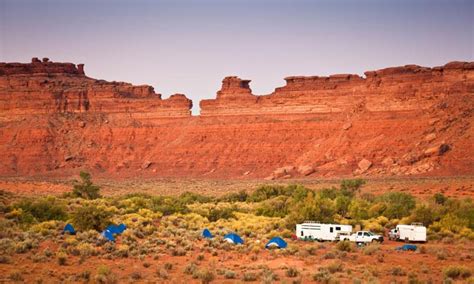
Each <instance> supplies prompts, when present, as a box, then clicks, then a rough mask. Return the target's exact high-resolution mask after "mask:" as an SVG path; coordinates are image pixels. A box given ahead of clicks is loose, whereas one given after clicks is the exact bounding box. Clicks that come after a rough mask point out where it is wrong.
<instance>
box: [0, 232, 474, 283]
mask: <svg viewBox="0 0 474 284" xmlns="http://www.w3.org/2000/svg"><path fill="white" fill-rule="evenodd" d="M292 242H293V244H296V246H297V247H298V248H299V251H300V252H301V251H305V248H306V247H309V246H313V247H316V248H317V249H316V250H315V253H314V254H311V255H310V254H307V253H306V254H301V255H298V254H297V255H292V256H283V255H281V254H276V253H273V252H270V251H268V250H264V251H262V252H260V253H258V254H254V253H251V254H243V253H239V252H235V251H231V252H227V251H223V250H218V254H217V255H214V256H213V255H211V254H210V253H209V252H205V251H204V250H203V249H202V245H203V243H204V241H197V242H196V247H195V249H194V251H190V252H188V253H187V255H185V256H171V255H169V254H158V255H157V256H156V257H155V256H152V255H148V256H146V257H145V258H144V259H143V260H140V259H137V258H132V257H128V258H114V259H112V260H109V259H103V258H99V257H97V256H91V257H88V258H87V259H86V260H85V261H84V262H83V263H80V262H79V257H69V258H68V260H67V263H66V265H65V266H59V265H58V263H57V261H56V259H54V258H51V259H49V260H47V261H46V262H41V263H34V262H33V261H32V260H31V259H30V258H31V255H32V254H34V253H35V252H31V253H27V254H21V255H18V254H17V255H15V257H14V258H13V260H12V262H11V263H10V264H2V265H0V275H1V276H0V282H2V283H3V282H8V281H9V280H8V277H9V275H11V274H12V272H20V273H21V275H22V276H23V278H24V280H25V281H26V282H28V283H33V282H34V281H37V280H40V279H42V280H43V283H58V282H62V281H65V282H66V283H67V282H70V281H71V280H74V279H77V277H79V276H78V275H80V274H81V273H82V272H84V271H89V272H91V278H92V279H94V277H95V274H96V271H97V267H98V266H100V265H106V266H108V267H109V268H111V270H112V271H113V273H114V274H115V276H116V278H117V279H118V280H119V283H123V282H125V283H128V282H130V283H132V282H137V279H133V278H132V273H135V274H137V273H138V274H139V275H140V279H139V280H138V282H153V283H155V282H157V281H158V282H167V283H185V282H191V283H193V282H199V281H198V280H196V279H193V278H192V276H191V275H187V274H185V273H184V269H185V267H186V265H188V264H189V263H191V262H195V263H196V265H197V266H198V269H202V268H207V269H209V270H210V271H213V272H214V275H215V277H216V279H215V281H216V283H221V282H228V283H230V282H235V281H240V280H241V278H242V275H243V274H244V272H249V271H253V272H255V273H256V274H257V275H258V274H259V273H260V272H261V271H263V270H262V269H263V267H268V268H269V269H271V270H272V271H273V273H275V274H277V275H278V277H279V280H280V281H286V282H287V283H291V281H293V280H295V279H297V280H300V281H301V283H308V282H314V280H313V275H314V274H315V273H316V272H317V271H318V268H320V267H325V266H328V265H330V264H331V263H334V262H337V261H340V262H341V263H342V267H343V269H342V271H340V272H334V273H332V274H331V277H332V278H333V279H337V280H339V281H341V282H342V283H352V281H353V279H360V280H362V281H363V282H367V281H370V280H374V279H378V281H379V283H390V282H391V283H393V281H396V282H401V283H406V282H407V281H408V279H409V277H416V278H417V279H418V280H422V281H429V280H432V281H434V282H433V283H441V282H442V279H443V269H444V268H445V267H447V266H449V265H458V266H459V265H462V266H465V267H467V268H470V269H471V270H472V269H474V262H473V259H474V243H473V242H470V243H462V244H461V243H458V244H445V243H427V244H423V245H421V246H423V247H424V248H425V251H426V252H423V253H420V252H400V251H395V248H396V247H397V246H400V245H401V243H397V242H392V241H389V242H385V243H383V244H381V245H380V249H379V250H378V251H376V252H375V253H374V254H372V255H366V254H364V253H363V250H362V249H359V248H357V249H356V251H354V252H350V253H347V254H346V255H343V256H337V253H336V259H331V258H329V259H326V257H327V253H329V252H334V251H335V244H334V243H328V242H326V243H312V242H303V241H292ZM46 247H49V248H50V249H53V250H54V249H55V248H56V247H57V245H56V244H54V243H46V242H45V243H42V244H41V246H40V248H39V249H38V250H37V251H38V252H41V251H42V250H44V249H45V248H46ZM439 251H444V252H445V255H446V257H445V259H440V258H439V256H437V254H438V252H439ZM199 254H202V255H204V257H203V259H202V260H197V256H198V255H199ZM165 263H171V264H172V269H170V270H169V271H168V274H169V278H168V279H166V280H165V279H162V278H160V277H159V276H158V275H157V273H156V272H157V270H159V269H161V268H163V267H164V264H165ZM288 267H293V268H296V269H297V270H298V272H299V275H298V276H297V277H294V278H293V277H288V276H287V275H286V269H287V268H288ZM394 267H401V272H400V273H394V272H393V269H394ZM218 269H227V270H232V271H234V272H235V273H236V279H234V280H228V279H225V278H224V276H223V275H218V273H217V270H218ZM395 274H400V275H395ZM262 279H263V276H260V277H258V280H257V281H258V283H260V282H261V281H262Z"/></svg>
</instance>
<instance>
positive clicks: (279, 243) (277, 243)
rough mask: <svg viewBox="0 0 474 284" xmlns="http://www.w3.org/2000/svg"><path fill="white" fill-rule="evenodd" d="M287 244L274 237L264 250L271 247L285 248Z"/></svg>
mask: <svg viewBox="0 0 474 284" xmlns="http://www.w3.org/2000/svg"><path fill="white" fill-rule="evenodd" d="M287 246H288V244H287V243H286V242H285V241H284V240H283V239H282V238H280V237H274V238H272V239H271V240H270V241H268V243H267V244H266V245H265V248H267V249H268V248H272V247H277V248H281V249H282V248H286V247H287Z"/></svg>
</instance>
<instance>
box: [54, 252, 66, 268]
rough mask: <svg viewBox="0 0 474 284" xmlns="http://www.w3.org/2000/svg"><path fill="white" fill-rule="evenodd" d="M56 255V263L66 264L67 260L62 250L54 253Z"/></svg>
mask: <svg viewBox="0 0 474 284" xmlns="http://www.w3.org/2000/svg"><path fill="white" fill-rule="evenodd" d="M56 257H57V259H58V264H59V265H66V262H67V254H66V253H64V252H58V253H57V254H56Z"/></svg>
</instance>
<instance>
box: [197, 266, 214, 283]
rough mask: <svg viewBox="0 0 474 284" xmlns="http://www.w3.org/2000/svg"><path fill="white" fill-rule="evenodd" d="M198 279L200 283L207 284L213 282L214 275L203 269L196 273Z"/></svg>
mask: <svg viewBox="0 0 474 284" xmlns="http://www.w3.org/2000/svg"><path fill="white" fill-rule="evenodd" d="M198 278H199V279H200V280H201V283H203V284H207V283H210V282H212V281H213V280H214V278H215V275H214V273H212V272H211V271H209V270H207V269H203V270H200V271H199V272H198Z"/></svg>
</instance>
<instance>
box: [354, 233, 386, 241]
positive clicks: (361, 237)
mask: <svg viewBox="0 0 474 284" xmlns="http://www.w3.org/2000/svg"><path fill="white" fill-rule="evenodd" d="M349 240H350V241H352V242H356V243H371V242H380V243H381V242H383V236H381V235H377V234H374V233H372V232H370V231H358V232H356V233H354V234H352V235H351V236H350V237H349Z"/></svg>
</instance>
